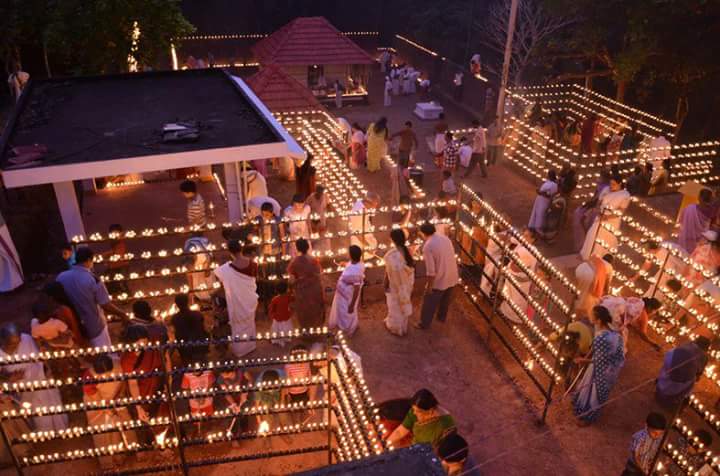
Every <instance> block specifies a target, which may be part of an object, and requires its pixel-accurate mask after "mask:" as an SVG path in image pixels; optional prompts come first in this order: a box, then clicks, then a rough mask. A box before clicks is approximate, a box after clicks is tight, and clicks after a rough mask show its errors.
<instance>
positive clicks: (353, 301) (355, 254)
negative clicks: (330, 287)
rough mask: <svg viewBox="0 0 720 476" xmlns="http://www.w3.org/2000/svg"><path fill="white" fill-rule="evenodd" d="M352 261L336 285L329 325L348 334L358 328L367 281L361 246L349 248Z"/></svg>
mask: <svg viewBox="0 0 720 476" xmlns="http://www.w3.org/2000/svg"><path fill="white" fill-rule="evenodd" d="M348 253H349V254H350V262H349V263H347V265H346V266H345V269H344V270H343V272H342V274H341V275H340V278H339V279H338V281H337V285H336V287H335V296H334V297H333V302H332V306H331V307H330V315H329V317H328V327H329V328H330V329H339V330H341V331H343V332H344V333H345V334H347V335H348V336H352V335H353V334H354V333H355V331H356V330H357V327H358V324H359V319H358V305H359V304H360V290H361V289H362V286H363V282H364V281H365V264H364V263H363V262H362V255H363V251H362V249H360V247H359V246H355V245H351V246H350V248H349V249H348Z"/></svg>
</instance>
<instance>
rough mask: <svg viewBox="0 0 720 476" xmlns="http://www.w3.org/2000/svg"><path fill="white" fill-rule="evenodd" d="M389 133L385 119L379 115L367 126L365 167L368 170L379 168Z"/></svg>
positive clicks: (385, 153) (372, 170) (375, 170)
mask: <svg viewBox="0 0 720 476" xmlns="http://www.w3.org/2000/svg"><path fill="white" fill-rule="evenodd" d="M389 135H390V133H389V132H388V128H387V119H386V118H384V117H381V118H380V119H378V121H377V122H374V123H372V124H370V125H369V126H368V131H367V169H368V172H377V171H378V170H380V162H381V161H382V159H383V157H385V156H386V155H387V141H388V137H389Z"/></svg>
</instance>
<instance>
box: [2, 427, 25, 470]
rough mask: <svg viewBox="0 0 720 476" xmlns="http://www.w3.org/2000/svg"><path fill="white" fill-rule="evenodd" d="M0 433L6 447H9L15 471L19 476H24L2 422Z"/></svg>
mask: <svg viewBox="0 0 720 476" xmlns="http://www.w3.org/2000/svg"><path fill="white" fill-rule="evenodd" d="M0 433H2V439H3V442H4V443H5V446H7V449H8V453H10V457H11V458H12V462H13V465H15V471H16V472H17V474H18V476H23V469H22V466H21V465H20V460H18V458H17V455H16V454H15V451H13V446H12V441H11V440H10V437H9V436H8V434H7V431H6V430H5V425H4V424H3V422H2V421H0Z"/></svg>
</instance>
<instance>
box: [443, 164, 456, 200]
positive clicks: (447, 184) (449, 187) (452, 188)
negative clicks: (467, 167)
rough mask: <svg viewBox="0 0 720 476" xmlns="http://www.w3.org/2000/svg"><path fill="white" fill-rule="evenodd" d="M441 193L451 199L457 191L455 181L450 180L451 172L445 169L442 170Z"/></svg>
mask: <svg viewBox="0 0 720 476" xmlns="http://www.w3.org/2000/svg"><path fill="white" fill-rule="evenodd" d="M442 191H443V192H444V193H445V194H446V196H448V197H449V198H452V197H454V196H455V195H457V191H458V190H457V186H456V185H455V181H454V180H453V178H452V172H451V171H450V170H447V169H446V170H443V181H442Z"/></svg>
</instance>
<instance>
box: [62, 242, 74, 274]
mask: <svg viewBox="0 0 720 476" xmlns="http://www.w3.org/2000/svg"><path fill="white" fill-rule="evenodd" d="M60 257H61V258H62V268H63V269H62V271H66V270H68V269H70V268H72V267H73V266H74V265H75V250H74V249H73V246H72V245H71V244H70V243H64V244H63V245H62V246H61V247H60Z"/></svg>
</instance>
